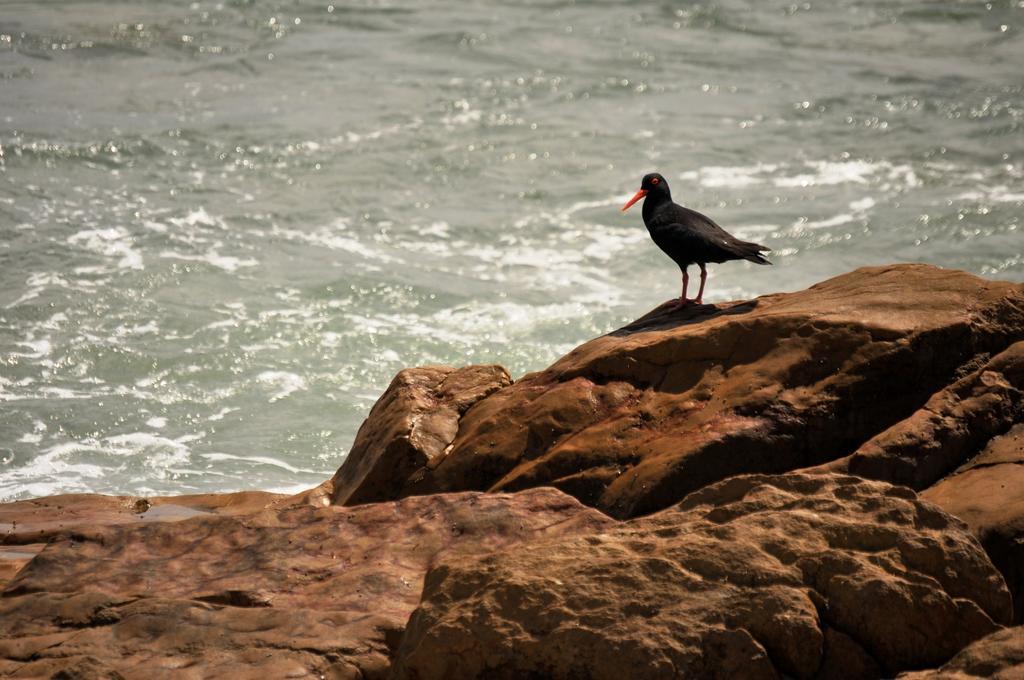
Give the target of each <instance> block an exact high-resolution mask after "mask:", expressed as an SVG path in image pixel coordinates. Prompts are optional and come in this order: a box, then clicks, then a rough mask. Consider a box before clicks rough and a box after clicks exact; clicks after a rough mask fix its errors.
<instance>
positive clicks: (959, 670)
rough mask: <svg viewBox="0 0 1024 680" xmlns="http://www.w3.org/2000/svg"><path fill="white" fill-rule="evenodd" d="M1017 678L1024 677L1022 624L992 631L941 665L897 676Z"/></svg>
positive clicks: (904, 679) (921, 679)
mask: <svg viewBox="0 0 1024 680" xmlns="http://www.w3.org/2000/svg"><path fill="white" fill-rule="evenodd" d="M977 678H985V679H986V680H1020V678H1024V628H1021V627H1020V626H1018V627H1016V628H1006V629H1004V630H1001V631H999V632H996V633H992V634H991V635H988V636H986V637H984V638H982V639H980V640H978V641H977V642H974V643H973V644H971V645H970V646H968V647H967V648H966V649H964V650H963V651H961V652H960V653H959V654H957V655H956V656H955V657H953V658H952V659H951V660H950V661H949V663H947V664H945V665H944V666H943V667H942V668H939V669H937V670H932V671H919V672H917V673H904V674H903V675H900V677H899V680H976V679H977Z"/></svg>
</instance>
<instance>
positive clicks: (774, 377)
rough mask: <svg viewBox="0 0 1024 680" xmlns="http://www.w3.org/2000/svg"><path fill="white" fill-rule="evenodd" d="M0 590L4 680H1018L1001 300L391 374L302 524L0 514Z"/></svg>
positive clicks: (781, 321)
mask: <svg viewBox="0 0 1024 680" xmlns="http://www.w3.org/2000/svg"><path fill="white" fill-rule="evenodd" d="M0 587H2V588H3V591H2V596H0V677H14V678H81V679H92V678H147V679H149V678H175V679H178V678H185V679H192V678H197V679H198V678H254V679H256V678H258V679H259V680H266V679H267V678H278V677H280V678H284V677H291V678H306V677H308V678H353V679H354V678H362V679H364V680H370V679H377V678H409V679H410V680H411V679H417V680H432V679H434V678H548V677H551V678H615V679H616V680H619V679H621V678H623V677H629V678H666V677H683V678H780V679H781V678H798V679H805V678H806V679H812V678H817V679H822V680H824V679H827V678H865V679H867V678H882V677H894V676H897V675H900V674H905V677H907V678H911V677H913V678H924V677H937V678H938V677H942V678H947V677H948V678H973V677H1006V678H1010V677H1024V633H1022V631H1024V628H1022V627H1021V623H1022V612H1024V606H1022V603H1024V286H1022V285H1020V284H1014V283H1009V282H1001V281H989V280H985V279H981V278H978V277H976V276H973V275H970V274H968V273H965V272H960V271H954V270H945V269H940V268H937V267H932V266H928V265H892V266H887V267H871V268H863V269H858V270H856V271H853V272H850V273H848V274H845V275H842V276H839V277H836V278H833V279H829V280H827V281H824V282H822V283H819V284H817V285H815V286H813V287H811V288H809V289H807V290H803V291H798V292H794V293H782V294H775V295H767V296H763V297H760V298H757V299H755V300H748V301H740V302H729V303H723V304H718V305H704V306H691V307H686V308H682V309H674V308H669V307H667V306H662V307H659V308H657V309H655V310H653V311H652V312H650V313H649V314H647V315H645V316H643V317H641V318H640V319H638V320H637V321H635V322H633V323H631V324H629V325H628V326H626V327H624V328H621V329H619V330H616V331H613V332H611V333H609V334H607V335H605V336H602V337H600V338H596V339H594V340H591V341H589V342H587V343H584V344H583V345H581V346H580V347H578V348H576V349H575V350H573V351H572V352H570V353H569V354H568V355H566V356H565V357H563V358H561V359H559V360H558V361H557V362H555V363H554V364H553V365H552V366H551V367H549V368H547V369H545V370H543V371H540V372H537V373H532V374H529V375H526V376H523V377H522V378H520V379H519V380H516V381H513V380H512V379H511V377H510V376H509V374H508V372H507V371H506V370H505V369H503V368H502V367H500V366H468V367H462V368H453V367H436V366H434V367H422V368H410V369H406V370H404V371H402V372H400V373H399V374H398V376H396V378H395V380H394V381H393V382H392V384H391V385H390V386H389V387H388V389H387V390H386V391H385V393H384V394H383V395H382V396H381V398H380V400H378V402H377V404H376V405H375V406H374V407H373V409H372V410H371V412H370V414H369V415H368V417H367V420H366V422H365V423H364V424H363V426H362V427H361V428H360V430H359V433H358V435H357V437H356V440H355V442H354V443H353V446H352V449H351V452H350V454H349V456H348V457H347V459H346V460H345V461H344V462H343V463H342V465H341V467H340V468H339V470H338V471H337V473H336V474H335V475H334V477H333V478H332V479H330V480H327V481H326V482H324V484H322V485H321V486H319V487H317V488H315V489H311V490H309V491H307V492H305V493H302V494H298V495H296V496H291V497H288V496H283V495H276V494H267V493H261V492H245V493H239V494H213V495H206V496H179V497H167V498H145V499H143V498H134V497H107V496H96V495H75V496H54V497H50V498H43V499H35V500H28V501H20V502H16V503H8V504H0Z"/></svg>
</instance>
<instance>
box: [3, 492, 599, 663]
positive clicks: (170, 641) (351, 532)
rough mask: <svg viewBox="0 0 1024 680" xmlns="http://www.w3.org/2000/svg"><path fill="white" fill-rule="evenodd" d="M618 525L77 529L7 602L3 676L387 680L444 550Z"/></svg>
mask: <svg viewBox="0 0 1024 680" xmlns="http://www.w3.org/2000/svg"><path fill="white" fill-rule="evenodd" d="M611 523H612V520H610V519H609V518H607V517H605V516H604V515H602V514H601V513H599V512H596V511H594V510H591V509H588V508H585V507H583V506H581V505H580V504H579V503H578V502H577V501H576V500H575V499H572V498H571V497H569V496H566V495H565V494H563V493H561V492H559V491H557V490H555V489H535V490H531V491H529V492H528V493H524V494H516V495H508V494H477V493H468V494H447V495H436V496H430V497H418V498H410V499H405V500H402V501H398V502H391V503H381V504H372V505H363V506H358V507H353V508H344V507H340V506H328V507H313V506H309V505H305V506H302V505H296V506H293V507H286V508H283V509H282V508H269V509H265V510H262V511H259V512H256V513H255V514H244V515H217V514H202V515H198V516H194V517H191V518H188V519H183V520H181V521H175V522H134V523H129V524H119V525H118V524H114V525H107V526H91V527H89V526H79V527H77V528H76V529H75V531H74V532H72V533H70V534H68V535H65V536H63V537H55V538H54V539H53V541H52V542H51V543H50V544H49V545H47V546H46V548H45V550H43V551H42V552H41V553H40V554H39V555H38V556H37V557H36V558H35V559H34V560H33V561H32V562H30V563H29V564H28V565H27V566H26V567H25V568H24V569H22V570H21V571H20V573H18V575H17V576H16V577H15V578H14V579H13V581H11V582H10V583H9V584H8V586H7V588H6V589H5V590H4V592H3V597H2V598H0V675H9V676H11V677H50V676H51V675H53V674H54V673H56V672H58V671H63V672H65V673H66V674H67V677H97V678H99V677H102V678H109V677H125V678H214V677H221V678H259V679H260V680H266V679H267V678H284V677H318V676H326V677H351V678H356V677H363V678H372V677H383V675H384V674H386V671H387V668H388V664H389V661H388V659H389V655H390V647H389V645H394V644H395V643H396V642H397V639H398V635H400V633H401V630H402V628H403V626H404V624H405V622H406V620H407V618H408V616H409V613H410V612H411V611H412V610H413V608H414V607H415V606H416V604H417V602H418V601H419V595H420V591H421V587H422V581H423V576H424V574H425V572H426V570H427V568H428V566H429V565H430V564H431V563H432V562H433V561H434V560H435V559H436V558H437V556H438V555H439V554H441V553H444V552H452V553H462V552H464V553H467V554H479V553H487V552H491V551H502V550H511V549H513V548H514V547H515V546H517V545H518V544H519V543H521V542H523V541H527V540H537V539H538V538H542V537H557V536H561V535H574V534H578V533H588V532H591V531H594V530H597V529H600V528H603V527H605V526H607V525H609V524H611Z"/></svg>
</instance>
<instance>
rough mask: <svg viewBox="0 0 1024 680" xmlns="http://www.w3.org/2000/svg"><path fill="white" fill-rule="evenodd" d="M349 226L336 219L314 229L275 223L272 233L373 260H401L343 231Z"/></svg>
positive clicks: (298, 241) (272, 234) (290, 239)
mask: <svg viewBox="0 0 1024 680" xmlns="http://www.w3.org/2000/svg"><path fill="white" fill-rule="evenodd" d="M347 228H348V225H347V223H346V222H345V221H344V220H336V221H335V222H333V223H332V224H331V225H330V226H327V227H320V228H318V229H314V230H313V231H300V230H298V229H285V228H282V227H279V226H277V225H274V226H273V228H272V229H271V230H270V235H271V236H275V237H278V238H283V239H285V240H287V241H292V242H297V243H305V244H307V245H313V246H321V247H323V248H327V249H328V250H338V251H342V252H346V253H352V254H353V255H359V256H361V257H364V258H366V259H368V260H371V261H376V262H384V263H393V262H398V261H399V260H398V259H397V258H395V257H392V256H390V255H388V254H386V253H384V252H382V251H381V250H380V249H377V248H373V247H370V246H368V245H366V244H365V243H363V242H362V241H360V240H359V239H358V238H356V237H354V236H348V235H344V234H342V233H341V232H343V231H345V230H346V229H347Z"/></svg>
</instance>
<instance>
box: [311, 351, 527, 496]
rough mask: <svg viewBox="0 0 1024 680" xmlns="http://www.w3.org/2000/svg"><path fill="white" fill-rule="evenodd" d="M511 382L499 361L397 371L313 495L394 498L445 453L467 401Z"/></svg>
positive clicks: (481, 396) (466, 407)
mask: <svg viewBox="0 0 1024 680" xmlns="http://www.w3.org/2000/svg"><path fill="white" fill-rule="evenodd" d="M511 383H512V379H511V378H510V377H509V374H508V371H506V370H505V369H504V368H502V367H501V366H467V367H465V368H458V369H456V368H452V367H450V366H427V367H423V368H407V369H405V370H403V371H400V372H399V373H398V375H397V376H395V379H394V380H392V381H391V385H389V386H388V389H387V390H386V391H385V392H384V394H383V395H382V396H381V398H380V399H378V400H377V403H376V404H374V406H373V409H372V410H371V411H370V415H369V416H368V417H367V419H366V421H365V422H364V423H363V425H362V427H360V428H359V432H358V433H357V434H356V439H355V442H354V443H353V444H352V449H351V451H350V452H349V454H348V456H347V457H346V458H345V462H344V463H343V464H342V466H341V467H340V468H339V469H338V471H337V473H335V475H334V477H333V478H332V479H331V481H330V482H329V483H328V484H326V485H324V486H323V487H321V488H320V489H319V490H316V491H315V492H314V494H313V499H312V500H313V502H314V503H315V500H316V498H317V497H320V496H324V497H329V498H330V502H332V503H340V504H345V505H356V504H359V503H373V502H376V501H380V500H393V499H395V498H399V497H400V496H401V495H402V494H400V493H398V490H400V489H401V488H402V487H403V486H405V485H406V484H407V483H408V482H409V477H410V476H411V475H412V474H413V473H415V472H416V471H417V470H420V469H421V468H425V467H428V466H430V465H432V464H433V463H434V462H436V461H437V460H439V459H440V458H441V457H443V456H444V454H445V453H446V451H447V450H448V448H449V447H450V446H451V443H452V440H453V439H454V438H455V434H456V433H457V432H458V430H459V420H460V418H461V417H462V414H463V413H465V412H466V410H467V409H469V407H470V406H472V405H473V404H475V403H476V402H478V401H480V400H481V399H483V398H484V397H486V396H487V395H489V394H491V393H492V392H495V391H497V390H499V389H501V388H502V387H506V386H508V385H510V384H511Z"/></svg>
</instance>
